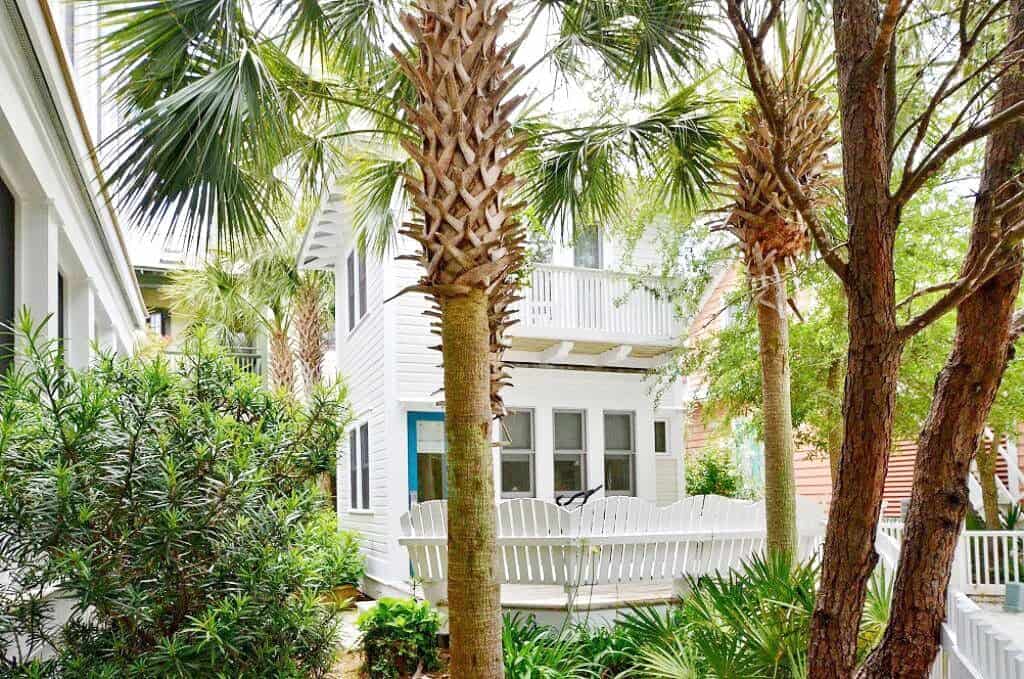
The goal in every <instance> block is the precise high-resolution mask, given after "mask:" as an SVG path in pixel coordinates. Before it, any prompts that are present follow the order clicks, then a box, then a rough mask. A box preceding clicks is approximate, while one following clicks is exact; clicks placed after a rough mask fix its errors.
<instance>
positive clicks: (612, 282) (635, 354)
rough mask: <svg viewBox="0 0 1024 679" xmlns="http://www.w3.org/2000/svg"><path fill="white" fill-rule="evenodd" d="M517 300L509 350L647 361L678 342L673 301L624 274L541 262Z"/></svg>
mask: <svg viewBox="0 0 1024 679" xmlns="http://www.w3.org/2000/svg"><path fill="white" fill-rule="evenodd" d="M522 296H523V298H524V299H523V300H522V301H521V302H520V303H519V323H518V324H516V325H514V326H512V328H510V329H509V333H508V335H509V338H510V339H511V342H512V346H511V347H510V348H511V349H513V350H519V351H532V352H542V353H543V352H548V353H549V354H550V353H560V354H562V355H563V356H564V355H566V354H569V353H575V354H584V355H585V354H593V355H604V356H605V357H606V358H607V357H612V356H618V357H619V358H620V359H625V358H627V357H632V358H640V359H649V358H652V357H655V356H657V355H659V354H662V353H664V352H666V351H669V350H671V349H672V348H674V347H675V346H676V345H677V344H678V342H679V334H680V329H681V323H680V321H679V319H678V318H677V316H676V313H675V309H674V308H673V305H672V303H671V302H669V301H667V300H663V299H658V298H657V297H655V295H653V294H651V292H649V291H648V290H645V289H643V288H642V287H640V286H637V285H636V282H635V279H634V278H633V277H631V276H629V275H628V274H623V273H619V272H614V271H605V270H600V269H583V268H576V267H564V266H553V265H550V264H543V265H539V266H537V267H536V268H535V269H534V270H533V271H532V272H531V274H530V280H529V282H528V283H527V284H526V285H525V286H524V287H523V290H522Z"/></svg>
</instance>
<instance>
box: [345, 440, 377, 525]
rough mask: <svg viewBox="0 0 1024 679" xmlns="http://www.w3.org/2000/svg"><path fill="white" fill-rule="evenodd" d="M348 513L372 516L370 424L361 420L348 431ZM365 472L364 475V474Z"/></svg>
mask: <svg viewBox="0 0 1024 679" xmlns="http://www.w3.org/2000/svg"><path fill="white" fill-rule="evenodd" d="M347 444H348V451H347V453H348V455H347V459H348V473H347V475H346V476H347V481H348V495H349V497H348V507H347V509H348V513H349V514H372V513H373V503H372V502H371V494H370V488H369V487H370V486H371V485H372V484H373V466H372V463H371V455H370V423H369V422H368V421H367V420H361V421H359V422H356V423H355V424H353V425H352V426H351V427H350V428H349V430H348V439H347ZM364 470H365V473H364Z"/></svg>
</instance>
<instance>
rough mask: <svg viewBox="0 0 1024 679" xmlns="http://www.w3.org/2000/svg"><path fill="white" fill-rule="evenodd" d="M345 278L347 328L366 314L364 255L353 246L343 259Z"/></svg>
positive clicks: (352, 327)
mask: <svg viewBox="0 0 1024 679" xmlns="http://www.w3.org/2000/svg"><path fill="white" fill-rule="evenodd" d="M345 280H346V282H347V286H346V290H347V292H348V329H349V330H352V329H354V328H355V327H356V323H358V322H359V319H361V318H362V317H363V316H365V315H366V255H365V254H363V253H362V252H359V251H358V249H357V248H353V249H352V252H350V253H348V258H347V259H346V260H345Z"/></svg>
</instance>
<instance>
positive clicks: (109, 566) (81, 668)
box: [0, 319, 362, 677]
mask: <svg viewBox="0 0 1024 679" xmlns="http://www.w3.org/2000/svg"><path fill="white" fill-rule="evenodd" d="M21 332H22V340H21V345H22V347H23V349H24V356H23V359H22V360H21V361H20V362H19V364H18V366H17V367H16V368H15V369H13V370H12V371H11V372H9V373H8V374H7V375H6V376H5V377H3V379H2V382H0V525H2V526H4V531H3V534H2V535H0V572H4V573H6V574H8V575H10V578H11V579H10V580H9V581H8V580H5V581H4V583H3V585H2V586H0V604H2V614H0V637H2V638H3V639H4V641H6V642H12V643H11V644H10V645H8V648H7V652H8V656H9V657H6V658H5V659H4V661H3V665H4V666H3V669H5V670H7V671H8V672H11V673H15V674H19V673H20V674H23V675H30V676H47V675H60V676H75V677H114V676H129V677H150V676H152V677H155V676H160V677H176V676H190V677H199V676H203V677H215V676H231V677H265V676H275V677H309V676H321V675H323V674H324V673H325V672H326V671H327V668H328V667H329V666H330V663H331V660H332V658H333V655H334V652H335V643H336V638H337V627H338V625H337V613H336V611H334V610H333V609H332V608H331V607H330V606H329V605H326V604H324V603H323V602H322V599H323V596H322V595H323V594H324V593H325V592H326V591H328V590H330V589H332V588H334V587H336V586H338V585H341V584H346V583H352V582H354V581H356V580H358V578H359V577H361V574H362V563H361V560H360V559H359V557H358V554H357V543H356V542H355V540H354V539H353V538H351V537H350V536H338V535H337V531H336V529H334V528H333V526H334V524H333V522H332V520H331V519H329V518H325V517H324V515H323V512H325V511H326V506H325V502H324V497H323V495H322V493H321V491H319V490H318V488H317V486H316V481H315V480H316V476H317V475H318V474H321V473H324V472H326V471H333V470H334V468H335V457H336V450H337V448H338V445H339V443H340V439H341V436H342V432H343V431H344V427H345V425H346V422H347V420H348V409H347V406H346V403H345V399H344V391H343V389H341V388H338V389H335V390H333V391H327V390H322V391H319V392H317V393H316V394H315V395H314V396H313V397H312V399H311V400H310V402H309V403H308V404H300V403H298V402H297V401H296V400H295V399H293V398H292V397H291V396H289V395H286V394H283V393H281V392H270V391H268V390H266V389H265V388H263V387H262V385H261V384H260V381H259V378H258V377H256V376H253V375H249V374H246V373H243V372H240V371H239V370H238V368H237V366H236V365H235V364H234V363H233V362H232V361H231V360H230V359H228V358H225V357H224V356H223V355H222V354H221V353H220V352H219V350H218V349H217V348H216V347H214V346H213V345H212V344H210V343H209V342H207V341H206V339H205V338H204V336H203V334H202V333H199V334H197V336H196V337H195V339H193V340H191V341H190V342H189V343H188V344H187V345H186V346H185V347H184V350H183V353H182V355H181V357H180V359H178V360H177V361H176V362H175V364H174V365H172V364H171V363H169V362H168V360H167V359H166V358H162V357H159V356H158V357H156V358H150V359H141V358H125V357H113V356H101V357H100V358H99V359H98V361H97V363H96V365H95V367H94V368H93V369H91V370H88V371H84V372H78V371H73V370H70V369H68V368H66V367H65V366H64V364H63V360H62V356H61V351H60V348H59V346H58V345H57V344H55V343H52V342H45V341H42V340H41V339H40V334H39V333H38V328H36V329H33V328H32V326H31V323H30V322H29V321H28V320H27V319H24V320H23V322H22V326H21ZM332 533H333V534H334V535H335V538H336V539H331V537H332ZM62 606H63V607H66V608H70V610H71V615H70V619H69V620H68V621H67V622H66V623H61V620H60V618H58V617H57V612H58V609H59V608H60V607H62ZM39 653H42V654H43V655H45V656H48V657H46V658H45V659H40V657H37V658H36V659H35V660H31V661H29V656H32V655H33V654H39Z"/></svg>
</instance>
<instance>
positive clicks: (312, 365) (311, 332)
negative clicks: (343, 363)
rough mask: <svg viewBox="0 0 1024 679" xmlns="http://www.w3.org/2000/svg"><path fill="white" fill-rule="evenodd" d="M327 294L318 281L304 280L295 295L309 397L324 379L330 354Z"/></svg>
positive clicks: (303, 365)
mask: <svg viewBox="0 0 1024 679" xmlns="http://www.w3.org/2000/svg"><path fill="white" fill-rule="evenodd" d="M322 298H323V295H322V294H321V291H320V289H319V287H318V285H317V283H316V282H315V281H304V282H303V284H302V285H301V286H300V287H299V289H298V291H297V292H296V293H295V334H296V340H297V344H298V351H297V354H298V358H299V366H300V367H301V368H302V383H303V385H304V387H305V389H306V393H307V394H309V393H311V392H312V391H313V389H314V388H315V387H316V386H317V385H318V384H320V382H321V380H322V379H323V364H324V354H325V353H327V342H326V341H325V340H324V334H325V333H326V332H327V314H326V313H325V311H324V308H323V305H322V304H321V300H322Z"/></svg>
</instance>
